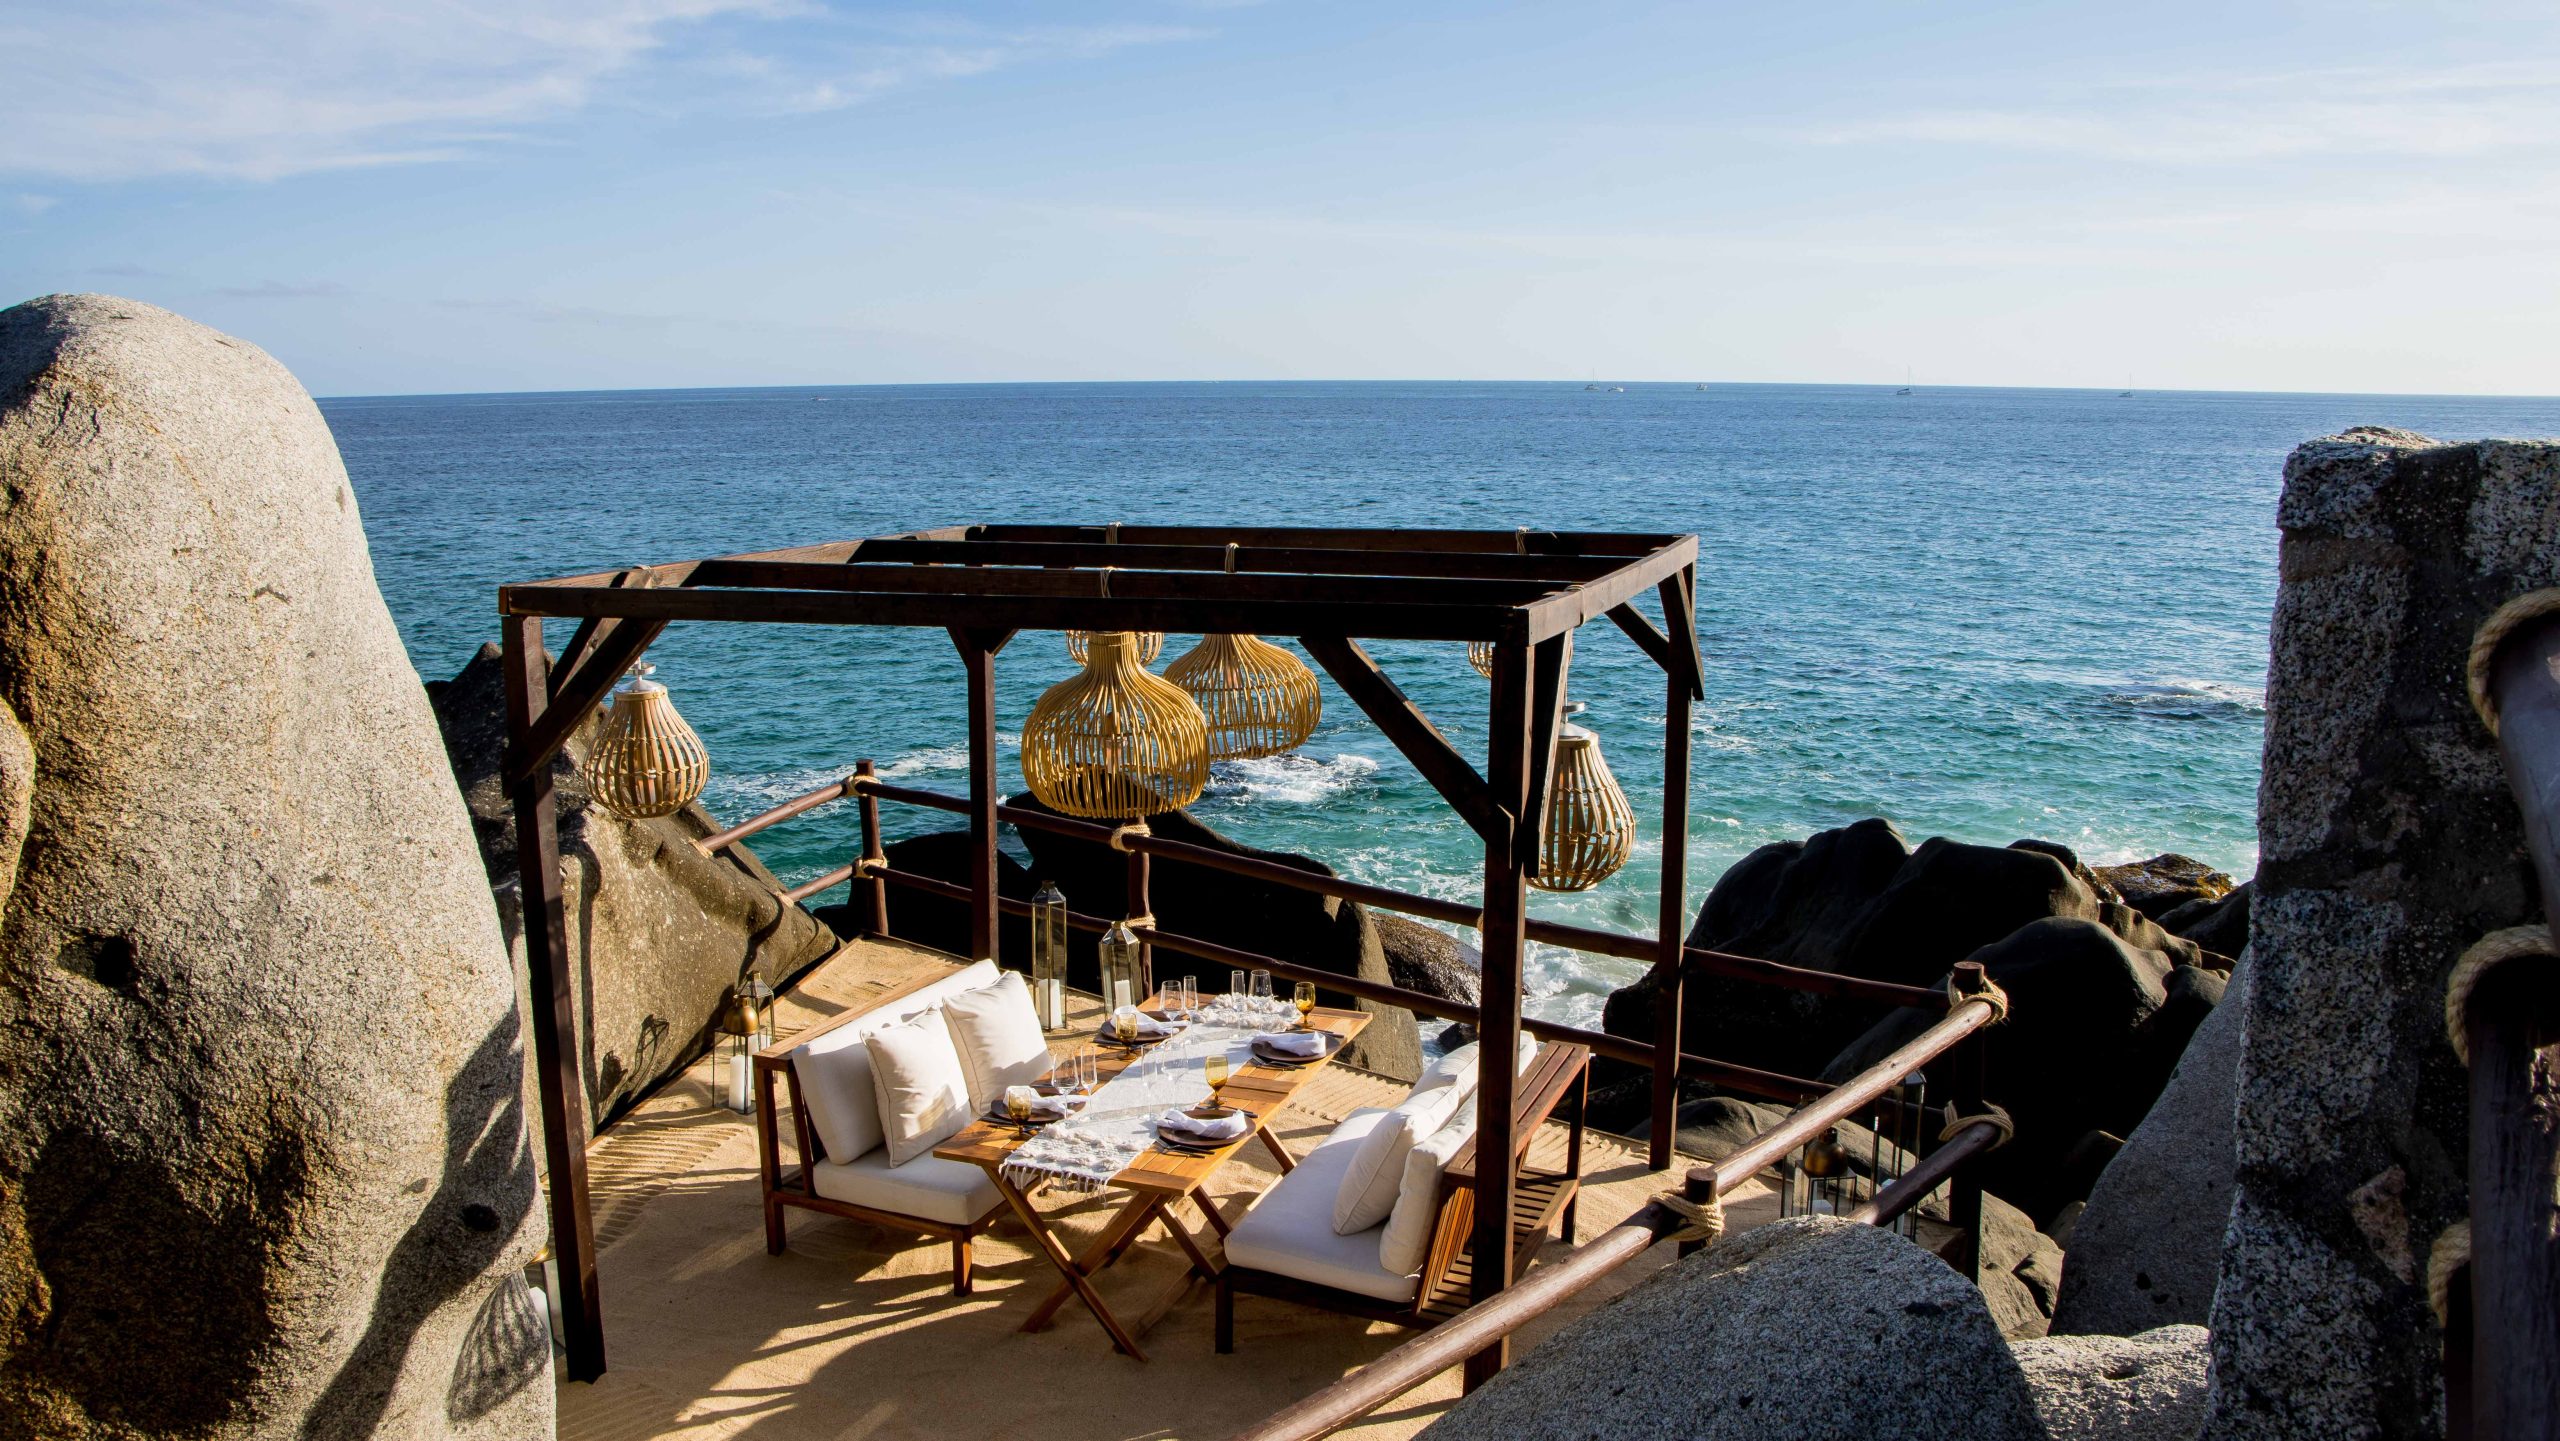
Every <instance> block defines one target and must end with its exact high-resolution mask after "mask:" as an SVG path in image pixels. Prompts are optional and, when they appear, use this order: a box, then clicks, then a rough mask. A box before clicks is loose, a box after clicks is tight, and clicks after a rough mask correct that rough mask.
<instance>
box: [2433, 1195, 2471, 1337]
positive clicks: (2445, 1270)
mask: <svg viewBox="0 0 2560 1441" xmlns="http://www.w3.org/2000/svg"><path fill="white" fill-rule="evenodd" d="M2470 1264H2471V1222H2470V1221H2469V1220H2468V1219H2467V1218H2466V1219H2464V1220H2460V1221H2456V1222H2454V1223H2453V1224H2452V1225H2450V1226H2447V1227H2445V1228H2444V1234H2443V1235H2441V1236H2438V1237H2436V1243H2435V1244H2434V1245H2433V1246H2430V1247H2428V1248H2427V1305H2428V1307H2429V1308H2430V1309H2432V1310H2433V1311H2434V1312H2435V1313H2436V1324H2437V1325H2438V1326H2448V1325H2451V1324H2452V1321H2451V1319H2450V1318H2451V1316H2452V1314H2453V1304H2452V1301H2453V1278H2454V1275H2455V1273H2456V1272H2459V1271H2460V1270H2461V1269H2462V1268H2463V1267H2465V1266H2468V1265H2470Z"/></svg>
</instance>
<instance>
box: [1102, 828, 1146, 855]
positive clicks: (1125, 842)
mask: <svg viewBox="0 0 2560 1441" xmlns="http://www.w3.org/2000/svg"><path fill="white" fill-rule="evenodd" d="M1154 834H1155V832H1153V831H1151V830H1148V829H1147V823H1146V822H1145V821H1131V822H1129V823H1128V824H1127V825H1125V826H1113V827H1112V828H1111V836H1110V842H1111V848H1112V849H1113V850H1115V851H1120V852H1122V853H1124V854H1125V853H1126V852H1127V851H1128V849H1129V841H1130V839H1131V838H1132V837H1136V836H1151V835H1154Z"/></svg>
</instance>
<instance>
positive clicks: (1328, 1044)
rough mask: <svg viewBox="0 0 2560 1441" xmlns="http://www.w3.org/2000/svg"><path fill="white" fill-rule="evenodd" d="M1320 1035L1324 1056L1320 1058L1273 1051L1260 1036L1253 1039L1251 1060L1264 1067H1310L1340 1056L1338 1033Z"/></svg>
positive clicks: (1340, 1043) (1340, 1047) (1340, 1042)
mask: <svg viewBox="0 0 2560 1441" xmlns="http://www.w3.org/2000/svg"><path fill="white" fill-rule="evenodd" d="M1320 1034H1321V1035H1323V1037H1324V1054H1323V1055H1321V1056H1293V1055H1290V1054H1289V1053H1288V1052H1287V1051H1275V1050H1273V1049H1271V1048H1270V1047H1269V1046H1267V1045H1265V1044H1264V1043H1263V1040H1262V1038H1261V1037H1260V1036H1256V1037H1254V1038H1253V1045H1252V1051H1253V1058H1254V1059H1255V1060H1257V1061H1259V1062H1261V1063H1262V1064H1264V1065H1266V1066H1312V1065H1314V1064H1315V1063H1316V1062H1318V1061H1321V1060H1325V1059H1327V1058H1329V1057H1332V1056H1336V1055H1339V1054H1341V1052H1342V1036H1341V1034H1340V1033H1339V1032H1335V1031H1324V1032H1320Z"/></svg>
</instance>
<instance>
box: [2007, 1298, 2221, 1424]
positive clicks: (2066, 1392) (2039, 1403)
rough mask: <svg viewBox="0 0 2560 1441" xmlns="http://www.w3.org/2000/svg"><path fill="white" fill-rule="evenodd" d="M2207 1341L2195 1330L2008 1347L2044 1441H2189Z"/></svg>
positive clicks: (2196, 1419) (2206, 1367)
mask: <svg viewBox="0 0 2560 1441" xmlns="http://www.w3.org/2000/svg"><path fill="white" fill-rule="evenodd" d="M2211 1340H2212V1338H2211V1337H2209V1336H2208V1335H2206V1333H2205V1330H2204V1328H2203V1327H2201V1326H2163V1327H2161V1328H2160V1329H2158V1330H2156V1331H2145V1332H2143V1333H2142V1334H2140V1335H2138V1336H2048V1337H2045V1338H2043V1339H2040V1340H2033V1341H2021V1342H2019V1343H2018V1344H2017V1345H2016V1347H2015V1348H2014V1350H2015V1354H2016V1356H2017V1362H2018V1370H2019V1372H2020V1373H2021V1374H2023V1375H2024V1376H2025V1377H2026V1381H2027V1389H2028V1394H2029V1395H2030V1396H2031V1397H2032V1398H2033V1399H2034V1402H2035V1408H2036V1419H2037V1420H2038V1421H2040V1422H2042V1423H2043V1425H2044V1432H2043V1434H2044V1436H2045V1437H2046V1438H2048V1441H2194V1438H2195V1434H2196V1431H2197V1429H2198V1428H2199V1427H2201V1426H2203V1425H2204V1408H2205V1394H2206V1383H2207V1380H2208V1378H2209V1375H2210V1371H2211Z"/></svg>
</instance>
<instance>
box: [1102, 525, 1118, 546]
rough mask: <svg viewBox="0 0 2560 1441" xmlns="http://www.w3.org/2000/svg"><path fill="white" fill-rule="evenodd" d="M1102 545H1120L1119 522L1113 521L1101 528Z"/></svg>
mask: <svg viewBox="0 0 2560 1441" xmlns="http://www.w3.org/2000/svg"><path fill="white" fill-rule="evenodd" d="M1102 543H1103V544H1104V545H1118V544H1119V543H1120V522H1118V521H1116V520H1115V521H1113V522H1111V523H1110V524H1109V525H1106V526H1104V527H1103V528H1102Z"/></svg>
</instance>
